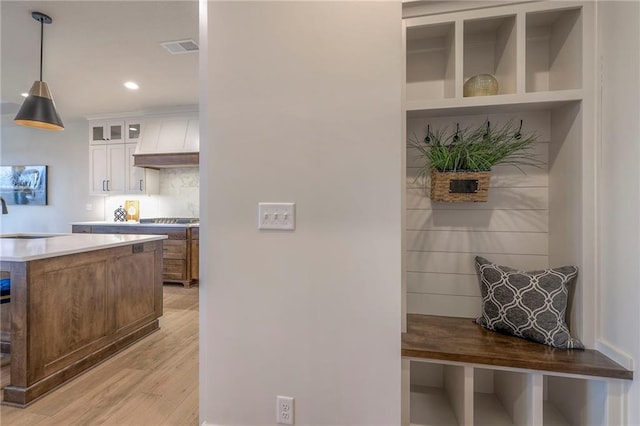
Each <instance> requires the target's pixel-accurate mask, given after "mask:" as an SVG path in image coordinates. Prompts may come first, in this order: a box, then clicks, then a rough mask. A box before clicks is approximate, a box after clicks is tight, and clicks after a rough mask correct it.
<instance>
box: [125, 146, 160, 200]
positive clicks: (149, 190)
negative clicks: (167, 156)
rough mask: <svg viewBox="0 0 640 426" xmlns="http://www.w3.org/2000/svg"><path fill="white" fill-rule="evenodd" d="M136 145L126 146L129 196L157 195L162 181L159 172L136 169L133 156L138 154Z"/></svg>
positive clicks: (126, 181) (126, 178)
mask: <svg viewBox="0 0 640 426" xmlns="http://www.w3.org/2000/svg"><path fill="white" fill-rule="evenodd" d="M136 145H137V144H135V143H128V144H125V146H126V163H125V172H126V177H125V184H126V190H125V192H126V193H127V194H140V195H145V194H146V195H148V194H157V193H158V192H159V190H160V188H159V185H160V179H159V176H158V175H159V172H158V170H152V169H147V168H145V167H136V166H134V165H133V164H134V163H133V161H134V160H133V154H134V153H135V152H136Z"/></svg>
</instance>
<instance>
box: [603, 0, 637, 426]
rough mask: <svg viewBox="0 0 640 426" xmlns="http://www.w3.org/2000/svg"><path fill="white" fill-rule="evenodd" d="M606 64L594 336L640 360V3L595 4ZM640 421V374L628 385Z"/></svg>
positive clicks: (632, 421)
mask: <svg viewBox="0 0 640 426" xmlns="http://www.w3.org/2000/svg"><path fill="white" fill-rule="evenodd" d="M597 12H598V35H599V37H598V43H599V46H598V52H599V54H600V56H601V61H602V64H603V68H602V71H603V79H602V88H601V96H602V106H601V124H600V125H601V129H600V144H601V154H600V155H601V159H600V169H599V175H600V185H599V209H598V215H599V224H598V225H599V227H598V228H599V229H598V237H599V240H600V245H599V262H598V264H599V276H598V282H599V289H600V291H599V306H598V307H599V313H598V324H599V341H600V343H601V345H605V346H606V347H610V346H613V347H615V348H617V349H618V350H619V351H621V352H623V353H626V354H628V355H629V356H631V357H632V358H633V359H634V365H635V370H636V373H637V370H638V365H640V333H639V332H638V324H640V310H639V309H638V304H640V262H639V261H638V260H639V259H640V223H639V220H638V217H639V212H640V185H639V184H640V169H639V168H638V164H639V163H640V120H638V114H639V112H640V80H639V79H638V76H640V30H639V28H638V22H640V3H638V2H609V1H607V2H602V3H599V5H598V11H597ZM628 401H629V407H628V408H629V412H628V415H629V418H628V423H627V424H629V425H639V424H640V381H638V380H637V379H636V380H635V381H634V382H633V383H631V384H629V399H628Z"/></svg>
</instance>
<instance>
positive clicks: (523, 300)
mask: <svg viewBox="0 0 640 426" xmlns="http://www.w3.org/2000/svg"><path fill="white" fill-rule="evenodd" d="M475 266H476V271H477V273H478V281H479V284H480V292H481V294H482V315H481V316H480V317H479V318H478V319H476V323H478V324H480V325H481V326H483V327H484V328H486V329H488V330H493V331H498V332H501V333H507V334H511V335H514V336H518V337H522V338H524V339H528V340H533V341H534V342H538V343H543V344H545V345H549V346H553V347H556V348H564V349H584V345H583V344H582V343H581V342H580V341H579V340H578V339H575V338H573V337H571V334H570V333H569V327H568V326H567V323H566V321H565V314H566V311H567V301H568V298H569V286H570V285H571V283H572V282H573V281H575V278H576V277H577V276H578V268H576V267H575V266H563V267H560V268H553V269H546V270H541V271H529V272H524V271H517V270H515V269H512V268H508V267H506V266H500V265H496V264H494V263H491V262H489V261H488V260H487V259H485V258H483V257H480V256H477V257H476V262H475Z"/></svg>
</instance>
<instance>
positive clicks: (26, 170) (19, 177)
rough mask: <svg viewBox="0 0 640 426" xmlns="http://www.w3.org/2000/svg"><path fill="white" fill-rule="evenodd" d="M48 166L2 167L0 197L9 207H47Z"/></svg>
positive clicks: (0, 167) (0, 169)
mask: <svg viewBox="0 0 640 426" xmlns="http://www.w3.org/2000/svg"><path fill="white" fill-rule="evenodd" d="M47 171H48V170H47V166H45V165H40V166H0V196H2V198H3V199H4V200H5V202H6V203H7V204H9V205H32V206H45V205H47V204H48V200H47V186H48V185H47V178H48V176H47Z"/></svg>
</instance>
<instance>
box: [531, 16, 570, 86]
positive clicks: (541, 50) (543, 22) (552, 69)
mask: <svg viewBox="0 0 640 426" xmlns="http://www.w3.org/2000/svg"><path fill="white" fill-rule="evenodd" d="M580 12H581V9H568V10H553V11H546V12H531V13H527V16H526V22H527V24H526V34H527V36H526V39H527V42H526V91H527V92H544V91H550V90H567V89H580V88H582V18H581V13H580Z"/></svg>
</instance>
